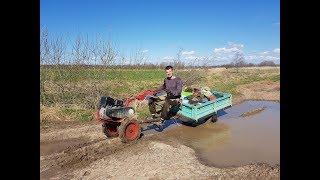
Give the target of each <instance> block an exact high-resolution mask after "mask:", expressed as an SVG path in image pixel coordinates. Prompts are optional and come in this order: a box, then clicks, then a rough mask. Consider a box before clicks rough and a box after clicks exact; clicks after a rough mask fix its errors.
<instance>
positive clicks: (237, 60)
mask: <svg viewBox="0 0 320 180" xmlns="http://www.w3.org/2000/svg"><path fill="white" fill-rule="evenodd" d="M245 64H246V62H245V59H244V55H243V53H242V52H240V51H237V52H236V53H235V55H234V58H233V60H232V65H233V66H235V67H236V70H237V72H238V71H239V67H243V66H245Z"/></svg>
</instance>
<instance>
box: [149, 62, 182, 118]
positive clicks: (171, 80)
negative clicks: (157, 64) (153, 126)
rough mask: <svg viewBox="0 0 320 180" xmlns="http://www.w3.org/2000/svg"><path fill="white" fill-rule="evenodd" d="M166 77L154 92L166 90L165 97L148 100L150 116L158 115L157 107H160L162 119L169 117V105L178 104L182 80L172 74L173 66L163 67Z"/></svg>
mask: <svg viewBox="0 0 320 180" xmlns="http://www.w3.org/2000/svg"><path fill="white" fill-rule="evenodd" d="M165 71H166V75H167V78H165V79H164V82H163V85H162V86H160V87H159V88H158V89H157V90H156V93H155V94H157V93H159V92H161V91H165V92H166V96H165V98H163V99H162V98H157V99H155V98H154V99H151V100H150V102H149V110H150V113H151V114H152V116H153V117H154V118H155V117H158V116H159V114H157V109H159V108H161V113H160V116H161V118H162V119H163V120H166V119H169V118H170V117H168V113H169V111H170V107H171V106H175V105H178V104H179V98H180V97H181V91H182V86H183V82H182V80H181V79H180V78H179V77H176V76H173V67H172V66H167V67H166V68H165Z"/></svg>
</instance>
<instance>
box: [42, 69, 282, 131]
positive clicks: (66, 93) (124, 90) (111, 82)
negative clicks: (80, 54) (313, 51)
mask: <svg viewBox="0 0 320 180" xmlns="http://www.w3.org/2000/svg"><path fill="white" fill-rule="evenodd" d="M175 74H176V75H177V76H179V77H181V78H182V80H183V81H184V82H185V86H208V87H210V88H211V89H214V90H217V91H223V92H229V93H231V94H232V95H233V99H234V100H235V101H234V103H237V102H239V101H241V100H242V99H244V98H245V99H259V97H260V98H262V99H267V100H277V99H279V97H271V96H273V95H274V94H271V95H268V93H267V92H263V94H262V96H261V95H260V94H259V92H260V91H266V89H264V87H265V86H267V87H271V88H278V90H280V87H279V82H280V68H277V67H273V68H271V67H270V68H268V67H265V68H239V69H238V68H229V69H225V68H214V69H183V70H176V72H175ZM40 77H41V81H40V92H41V95H40V105H41V121H40V124H41V125H43V124H46V123H50V122H64V121H80V122H87V121H90V120H92V118H93V117H92V113H93V112H94V111H95V108H96V106H97V104H98V101H99V98H100V97H101V96H106V95H108V96H111V97H114V98H120V99H123V98H127V97H131V96H134V95H135V94H137V93H138V92H141V91H142V90H146V89H155V88H157V87H159V86H160V85H161V83H162V82H163V79H164V77H165V74H164V70H162V69H146V70H145V69H106V68H94V67H90V68H83V67H61V68H53V67H50V68H48V67H41V76H40ZM250 86H253V87H250ZM259 87H260V89H257V88H259ZM261 88H262V89H261ZM265 94H267V97H263V95H265ZM269 94H270V93H269ZM276 96H277V94H276ZM136 108H137V111H138V112H139V116H140V117H144V116H146V115H147V114H148V111H147V107H146V106H145V105H141V106H137V107H136Z"/></svg>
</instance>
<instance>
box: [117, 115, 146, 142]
mask: <svg viewBox="0 0 320 180" xmlns="http://www.w3.org/2000/svg"><path fill="white" fill-rule="evenodd" d="M118 132H119V137H120V139H121V141H122V142H124V143H127V142H131V141H135V140H137V139H139V137H140V135H141V126H140V124H139V123H138V121H137V120H135V119H127V120H124V121H123V122H121V125H120V126H119V127H118Z"/></svg>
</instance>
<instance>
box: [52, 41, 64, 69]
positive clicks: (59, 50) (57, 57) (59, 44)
mask: <svg viewBox="0 0 320 180" xmlns="http://www.w3.org/2000/svg"><path fill="white" fill-rule="evenodd" d="M50 45H51V49H52V53H51V57H52V62H53V64H55V65H61V64H62V61H63V59H64V57H65V53H66V43H65V41H64V40H63V38H62V36H57V37H56V38H54V39H53V40H52V41H51V44H50Z"/></svg>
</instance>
